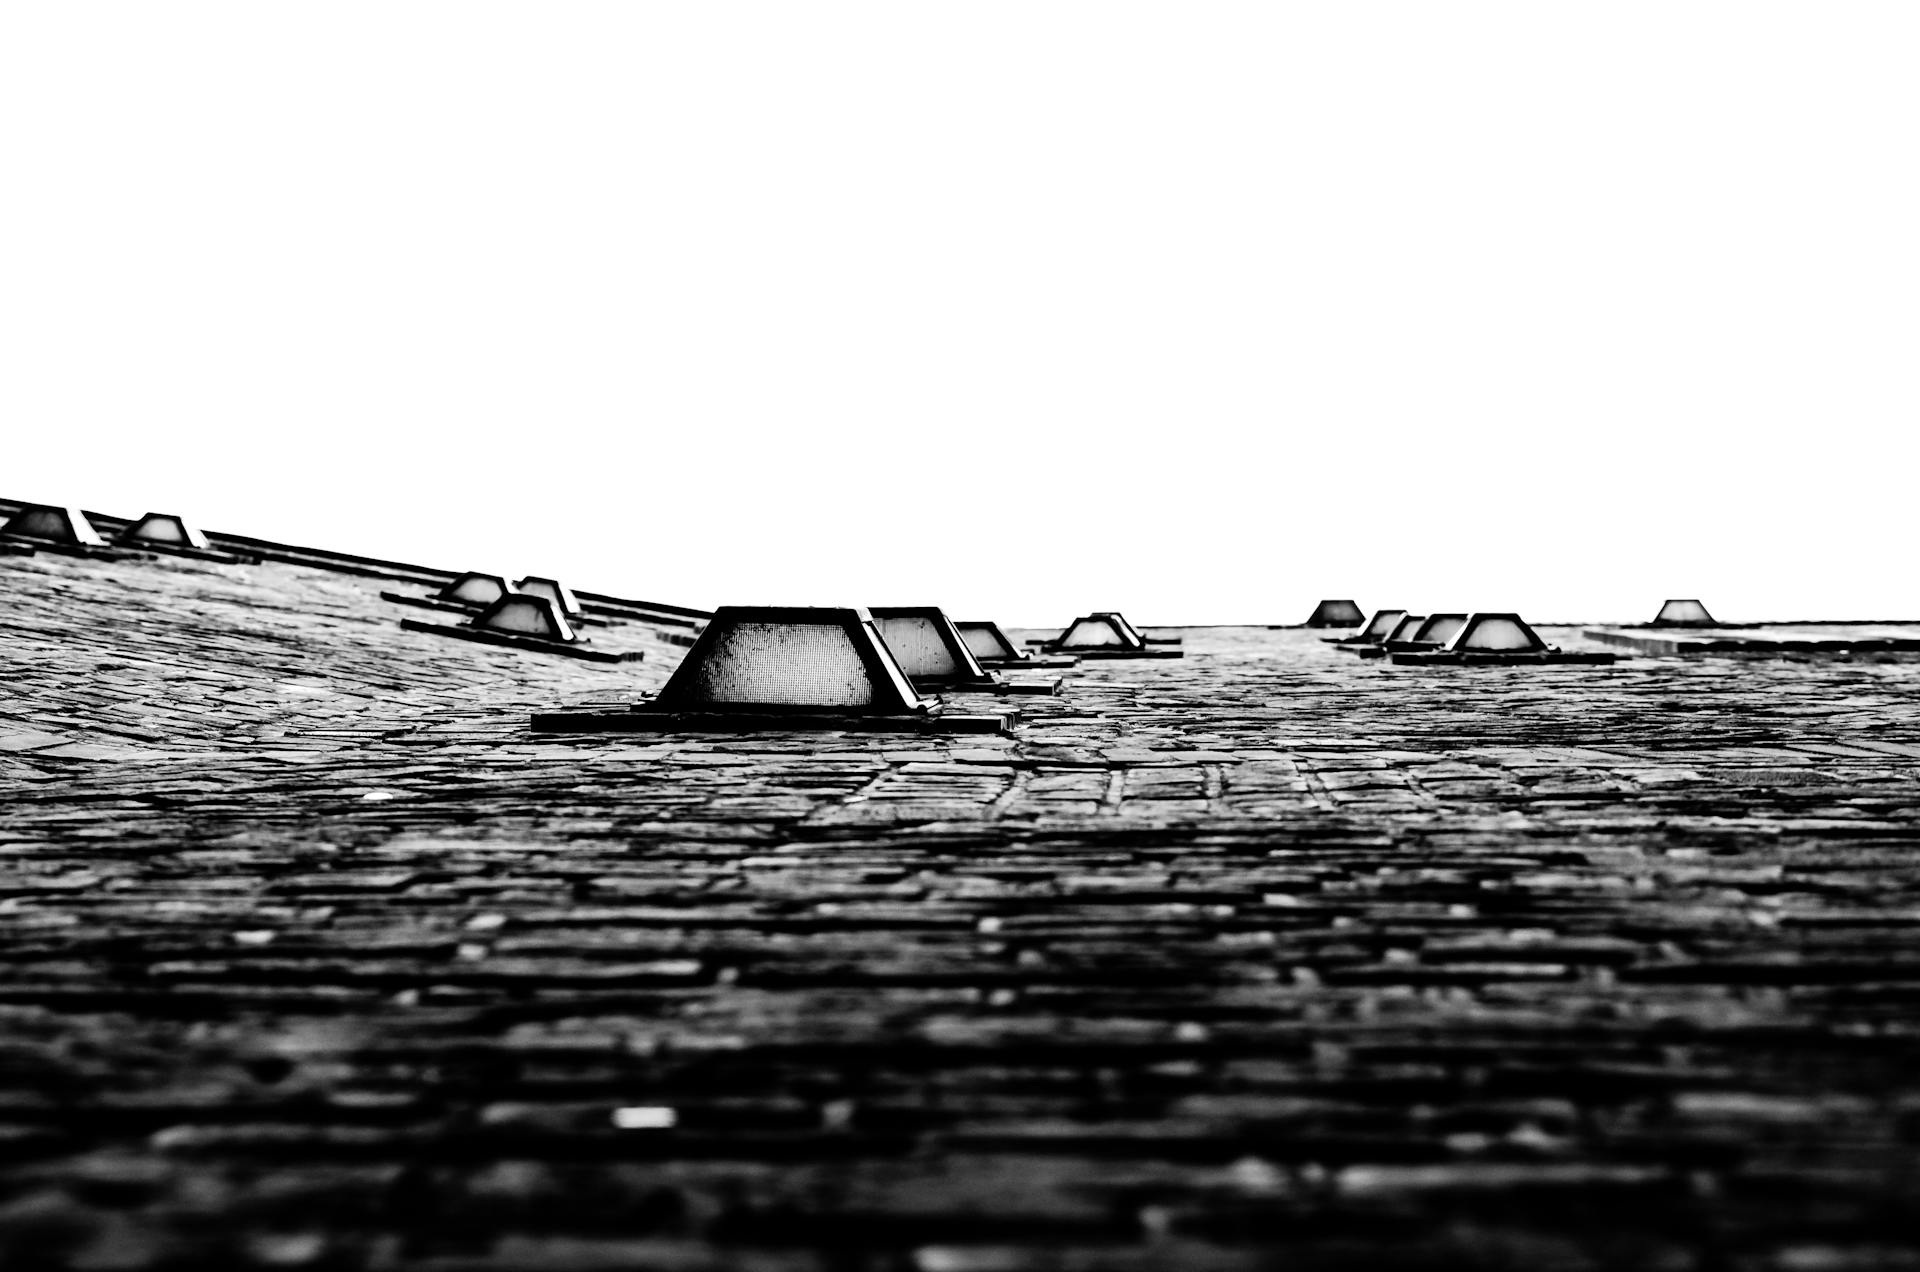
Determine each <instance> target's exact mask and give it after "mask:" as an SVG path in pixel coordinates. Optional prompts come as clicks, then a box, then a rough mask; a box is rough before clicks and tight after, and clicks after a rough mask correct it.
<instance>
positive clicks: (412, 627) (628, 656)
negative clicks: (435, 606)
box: [400, 618, 646, 663]
mask: <svg viewBox="0 0 1920 1272" xmlns="http://www.w3.org/2000/svg"><path fill="white" fill-rule="evenodd" d="M400 626H401V627H402V628H404V629H406V630H407V631H410V632H428V633H431V634H433V635H435V636H452V637H454V638H455V639H456V640H470V641H473V642H475V643H476V644H481V645H503V646H505V647H507V648H509V649H527V650H532V651H534V652H535V653H541V654H558V655H560V657H562V658H577V659H579V660H580V661H581V662H595V663H628V662H640V661H641V660H642V659H644V658H645V657H646V654H645V653H642V652H639V651H633V652H629V653H621V654H616V653H613V652H611V651H609V650H605V649H582V648H581V647H580V646H579V645H577V644H567V643H564V642H561V641H557V640H542V639H541V638H540V637H538V636H521V635H518V634H516V633H513V632H483V631H480V630H477V629H476V628H472V627H455V626H453V625H452V624H451V623H423V622H421V621H420V620H419V619H415V618H403V619H401V620H400Z"/></svg>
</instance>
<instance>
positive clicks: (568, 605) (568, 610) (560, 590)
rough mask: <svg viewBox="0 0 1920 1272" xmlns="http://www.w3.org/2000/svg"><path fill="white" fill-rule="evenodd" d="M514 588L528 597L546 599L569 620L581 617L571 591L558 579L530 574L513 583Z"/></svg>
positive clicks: (577, 603) (578, 605)
mask: <svg viewBox="0 0 1920 1272" xmlns="http://www.w3.org/2000/svg"><path fill="white" fill-rule="evenodd" d="M514 587H515V588H517V589H519V590H520V591H522V592H525V593H526V594H527V595H529V596H544V597H546V598H547V599H548V600H550V601H552V602H553V603H554V604H555V605H557V606H559V607H560V612H561V613H562V614H565V615H566V616H567V617H568V618H570V619H577V618H579V617H580V616H581V612H582V611H581V609H580V602H579V600H578V599H576V598H575V597H574V595H573V590H572V589H571V588H569V587H567V585H566V584H564V583H562V582H560V580H558V579H549V578H542V577H541V576H539V575H537V574H530V575H528V576H527V577H526V578H524V579H521V580H520V581H519V582H517V583H515V584H514Z"/></svg>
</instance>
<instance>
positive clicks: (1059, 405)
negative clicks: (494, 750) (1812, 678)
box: [0, 0, 1920, 623]
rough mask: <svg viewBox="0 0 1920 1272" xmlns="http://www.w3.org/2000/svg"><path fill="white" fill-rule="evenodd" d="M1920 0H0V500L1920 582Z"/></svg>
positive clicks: (1064, 607)
mask: <svg viewBox="0 0 1920 1272" xmlns="http://www.w3.org/2000/svg"><path fill="white" fill-rule="evenodd" d="M1916 36H1920V6H1916V5H1913V4H1911V3H1899V4H1870V3H1852V4H1846V5H1818V4H1807V3H1800V4H1793V5H1782V4H1768V3H1759V2H1756V0H1741V2H1740V3H1731V4H1698V3H1694V4H1689V3H1683V2H1677V0H1660V2H1658V3H1610V4H1606V5H1591V4H1583V5H1573V4H1559V3H1544V2H1542V0H1528V2H1527V3H1516V4H1460V3H1444V4H1435V3H1431V2H1430V0H1424V2H1422V3H1412V4H1389V3H1368V4H1339V3H1322V4H1313V5H1285V4H1279V3H1271V2H1269V3H1256V4H1246V5H1232V4H1174V3H1162V4H1159V5H1153V6H1146V5H1133V4H1124V3H1117V2H1116V0H1101V2H1099V3H1092V4H1045V3H1034V2H1032V0H1025V2H1022V3H1008V4H993V3H972V4H965V5H941V6H931V5H915V4H907V3H902V2H901V0H891V2H889V3H877V4H872V5H844V4H823V3H813V2H811V0H809V2H808V3H797V4H796V3H792V2H791V0H783V2H781V3H773V4H766V5H739V4H724V3H705V2H702V3H692V4H675V5H666V4H658V5H642V4H628V3H622V4H605V5H595V4H584V3H574V4H565V5H553V4H533V3H527V4H520V5H498V4H484V3H476V2H474V0H462V2H460V3H454V4H406V3H396V2H395V0H382V2H380V3H343V2H342V0H327V2H326V3H315V4H304V5H295V4H262V3H258V2H257V0H250V2H249V3H244V4H230V5H210V4H191V3H168V4H164V5H156V4H152V3H150V2H149V3H140V4H131V5H107V4H88V3H72V4H63V3H52V2H49V3H42V4H24V3H23V4H15V5H9V6H6V7H4V8H0V430H4V432H3V433H0V438H3V441H0V495H5V496H7V497H11V498H21V499H34V500H44V501H49V502H71V503H77V504H80V505H82V506H85V507H90V508H96V509H99V510H101V511H106V512H115V513H120V514H123V515H133V514H138V513H140V512H144V511H147V510H148V509H154V510H158V511H178V512H181V513H183V514H186V515H187V516H189V517H190V518H192V519H195V520H197V521H198V522H199V523H201V524H202V525H203V526H205V527H208V528H211V529H216V530H229V531H234V532H239V533H247V534H255V535H260V536H264V537H268V538H278V539H282V540H287V541H292V542H299V543H309V544H315V545H320V546H326V547H333V548H339V549H343V550H349V551H360V552H365V553H369V554H374V555H383V556H392V557H398V558H401V559H408V560H416V561H420V562H423V563H426V564H432V565H438V566H442V567H446V568H452V569H463V568H475V569H501V570H506V571H514V572H522V571H532V572H536V573H550V574H558V575H560V576H562V577H563V578H566V579H567V580H568V581H569V582H572V583H574V585H575V586H579V587H585V588H589V589H592V590H599V591H611V592H619V593H624V594H631V595H638V596H642V597H649V598H653V599H658V600H666V601H676V602H680V603H685V604H696V605H712V604H719V603H769V602H782V603H799V604H869V605H877V604H927V603H933V604H940V605H944V606H946V607H947V609H948V611H949V612H950V613H952V614H954V615H955V616H956V617H960V618H998V619H1000V620H1001V621H1003V622H1007V623H1015V622H1029V623H1063V622H1065V621H1066V620H1067V619H1069V618H1071V617H1072V616H1073V615H1075V614H1077V613H1081V612H1084V611H1086V610H1088V609H1095V608H1098V609H1111V608H1118V609H1121V610H1124V611H1125V612H1126V613H1127V614H1128V615H1129V616H1130V617H1132V618H1133V619H1134V620H1135V621H1136V622H1141V623H1171V622H1182V621H1191V622H1207V621H1254V622H1286V621H1297V620H1298V619H1301V618H1304V617H1305V615H1306V613H1307V612H1308V610H1310V609H1311V608H1312V605H1313V603H1314V601H1315V600H1317V599H1319V598H1320V597H1322V596H1351V597H1354V598H1355V599H1357V600H1359V602H1360V603H1361V604H1362V605H1363V606H1366V607H1368V608H1373V607H1375V606H1384V605H1390V604H1391V605H1403V606H1407V607H1410V608H1413V609H1416V610H1426V609H1435V608H1446V609H1473V608H1493V609H1518V610H1520V611H1522V612H1523V613H1526V614H1527V615H1528V616H1529V617H1533V618H1537V619H1541V620H1546V619H1556V618H1574V619H1585V618H1647V617H1651V615H1652V613H1653V610H1654V608H1655V607H1656V606H1657V605H1658V603H1659V601H1660V600H1661V599H1662V598H1664V597H1667V596H1696V595H1697V596H1699V597H1701V598H1702V599H1704V600H1705V601H1706V602H1707V604H1708V605H1709V606H1710V607H1711V608H1712V609H1714V611H1715V612H1716V614H1718V615H1719V616H1720V617H1724V618H1742V617H1748V618H1752V617H1820V616H1826V617H1910V618H1920V572H1917V571H1916V569H1915V568H1914V564H1913V559H1914V550H1913V545H1914V542H1915V538H1916V536H1915V532H1914V525H1913V522H1914V516H1913V504H1914V499H1913V494H1912V492H1913V491H1914V488H1915V482H1916V464H1915V460H1916V449H1917V444H1916V441H1915V437H1914V431H1915V430H1914V426H1915V423H1916V419H1917V418H1920V412H1917V411H1916V408H1917V407H1920V144H1917V143H1920V75H1917V74H1915V72H1914V68H1915V66H1916V65H1920V39H1916Z"/></svg>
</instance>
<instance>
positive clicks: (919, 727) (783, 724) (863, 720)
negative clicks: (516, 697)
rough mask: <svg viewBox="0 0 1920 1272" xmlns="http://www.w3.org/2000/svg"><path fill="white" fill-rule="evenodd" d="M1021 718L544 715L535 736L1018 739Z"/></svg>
mask: <svg viewBox="0 0 1920 1272" xmlns="http://www.w3.org/2000/svg"><path fill="white" fill-rule="evenodd" d="M1018 723H1020V716H1019V713H1018V712H1012V711H1007V712H1000V713H997V714H992V715H951V714H947V713H945V712H942V713H940V714H937V715H936V714H927V715H858V714H854V713H850V712H815V711H768V712H758V711H652V710H648V709H646V708H645V707H644V705H640V706H633V707H629V708H627V709H626V710H624V711H543V712H538V713H536V714H535V715H534V717H533V731H534V732H535V733H907V734H920V735H923V736H931V737H938V736H941V735H944V734H963V733H973V734H979V733H1012V732H1013V728H1014V726H1015V725H1017V724H1018Z"/></svg>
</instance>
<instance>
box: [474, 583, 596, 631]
mask: <svg viewBox="0 0 1920 1272" xmlns="http://www.w3.org/2000/svg"><path fill="white" fill-rule="evenodd" d="M473 625H474V627H476V628H478V629H479V630H480V631H483V632H502V633H506V634H508V635H513V636H537V637H539V638H540V639H541V640H558V641H568V642H571V641H576V640H579V639H580V633H578V632H576V631H574V630H573V625H572V624H570V623H568V622H567V616H566V615H565V614H562V613H561V612H560V607H559V606H558V605H555V604H554V603H553V602H552V601H551V600H549V599H548V598H546V597H544V596H528V595H526V594H525V593H521V592H509V593H508V594H507V595H505V596H503V597H501V598H500V599H499V600H497V601H495V602H494V603H493V604H491V605H489V606H487V608H486V609H484V610H482V611H481V612H480V613H479V614H478V615H477V616H475V618H474V619H473Z"/></svg>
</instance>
